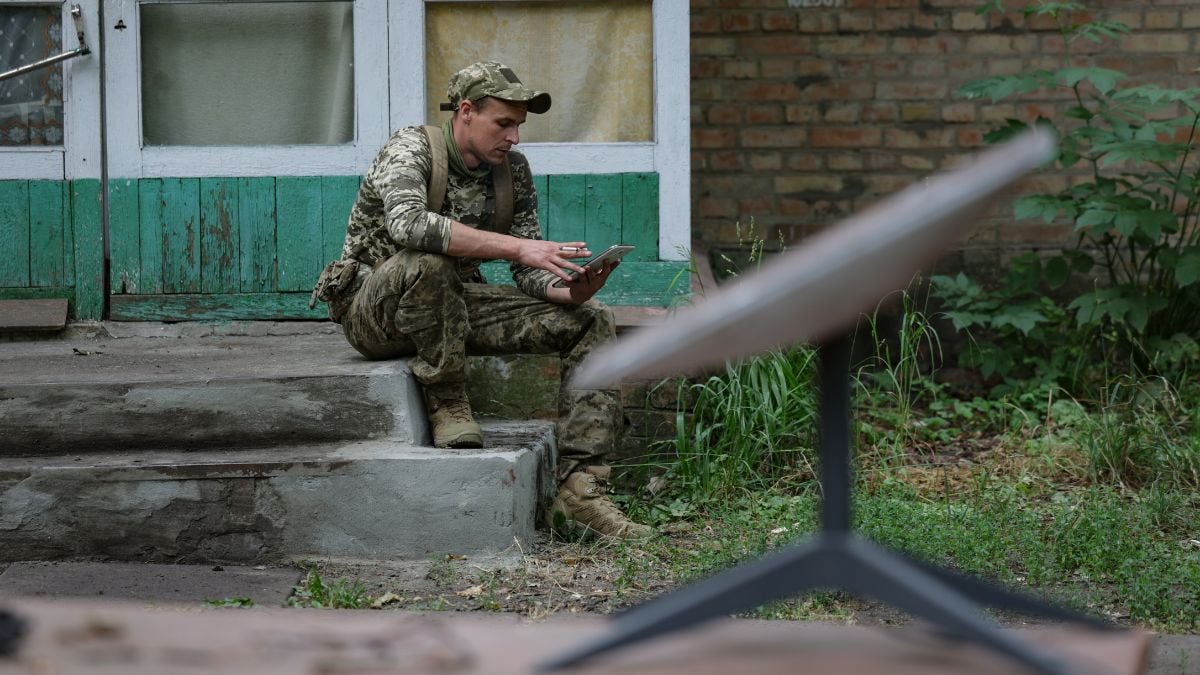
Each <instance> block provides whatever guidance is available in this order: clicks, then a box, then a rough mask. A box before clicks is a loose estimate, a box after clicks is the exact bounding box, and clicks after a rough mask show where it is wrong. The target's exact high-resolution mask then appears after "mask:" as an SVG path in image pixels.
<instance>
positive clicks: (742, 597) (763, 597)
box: [542, 337, 1109, 675]
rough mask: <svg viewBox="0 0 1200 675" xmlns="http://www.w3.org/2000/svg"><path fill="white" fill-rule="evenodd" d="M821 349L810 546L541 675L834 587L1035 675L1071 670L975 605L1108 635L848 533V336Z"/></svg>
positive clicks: (649, 617) (618, 624) (622, 622)
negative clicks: (817, 470)
mask: <svg viewBox="0 0 1200 675" xmlns="http://www.w3.org/2000/svg"><path fill="white" fill-rule="evenodd" d="M820 351H821V375H820V382H821V467H822V468H821V485H822V488H823V490H824V495H825V497H824V501H823V503H822V507H821V519H822V520H821V523H822V527H821V533H820V534H818V535H817V536H816V537H814V538H813V539H812V540H811V541H809V542H807V543H804V544H800V545H798V546H795V547H793V548H790V549H787V550H783V551H780V552H777V553H774V554H771V555H768V556H766V557H764V558H762V559H760V560H758V561H755V562H752V563H748V564H746V565H742V566H741V567H736V568H734V569H731V570H728V571H726V572H724V573H722V574H719V575H717V576H715V577H712V578H710V579H708V580H706V581H703V582H700V583H698V584H696V585H694V586H691V587H688V588H685V589H682V590H680V591H678V592H676V593H673V594H670V595H666V596H664V597H661V598H658V599H655V600H652V601H650V602H648V603H646V604H644V605H641V606H639V607H635V608H633V609H631V610H629V611H628V612H626V613H624V614H622V615H621V616H620V617H618V618H617V620H616V621H615V622H614V629H613V630H612V632H611V633H610V634H609V635H607V636H604V637H603V638H601V639H599V640H597V641H595V642H594V643H592V644H588V645H584V646H583V647H581V648H579V649H576V650H575V651H573V652H570V653H568V654H565V655H563V656H560V657H558V658H556V659H554V660H552V661H550V662H548V663H546V664H544V665H543V667H542V668H543V670H556V669H559V668H564V667H566V666H570V665H573V664H576V663H579V662H581V661H584V660H586V659H589V658H591V657H594V656H596V655H597V654H600V653H602V652H605V651H608V650H611V649H616V648H619V647H621V646H624V645H628V644H631V643H634V642H638V641H641V640H645V639H647V638H650V637H654V636H656V635H661V634H663V633H668V632H671V631H676V630H680V629H682V628H686V627H688V626H692V625H694V624H697V623H700V622H702V621H706V620H708V619H713V618H717V617H721V616H728V615H730V614H734V613H737V612H740V611H745V610H748V609H752V608H754V607H758V606H759V605H762V604H764V603H766V602H769V601H771V600H775V599H779V598H782V597H788V596H792V595H796V594H799V593H801V592H804V591H807V590H811V589H816V588H840V589H844V590H847V591H851V592H855V593H859V594H862V595H865V596H869V597H872V598H875V599H877V600H880V601H883V602H886V603H888V604H891V605H894V606H895V607H897V608H899V609H902V610H905V611H907V612H909V613H911V614H913V615H915V616H917V617H921V618H924V619H926V620H928V621H930V622H931V623H933V624H935V625H936V626H937V627H938V628H940V629H941V630H942V631H944V632H945V633H947V634H949V635H950V636H953V637H957V638H960V639H966V640H973V641H975V642H979V643H981V644H983V645H985V646H987V647H990V648H991V649H994V650H996V651H998V652H1001V653H1003V654H1006V655H1008V656H1010V657H1011V658H1013V659H1016V660H1018V661H1021V662H1022V663H1024V664H1026V665H1028V666H1030V667H1032V668H1034V669H1036V670H1037V671H1040V672H1043V673H1052V674H1055V675H1067V674H1068V673H1070V672H1071V671H1070V669H1069V668H1068V664H1067V663H1065V662H1064V661H1062V660H1060V659H1058V658H1056V657H1054V656H1052V655H1050V654H1046V653H1044V652H1042V651H1041V650H1039V649H1037V648H1035V647H1033V646H1032V645H1029V644H1027V643H1026V642H1025V641H1023V640H1020V639H1018V638H1017V637H1015V636H1013V635H1011V634H1008V633H1004V632H1001V631H1000V630H999V629H998V628H997V627H996V625H995V624H994V623H993V622H991V621H989V620H988V619H986V618H984V617H983V616H982V615H981V614H980V613H979V611H978V605H980V604H982V605H988V606H992V607H996V608H1000V609H1007V610H1012V611H1015V612H1019V613H1023V614H1031V615H1036V616H1042V617H1046V618H1051V619H1057V620H1062V621H1071V622H1076V623H1082V624H1086V625H1089V626H1093V627H1096V628H1105V629H1107V628H1109V626H1108V625H1107V624H1103V623H1101V622H1099V621H1097V620H1095V619H1092V618H1090V617H1087V616H1084V615H1081V614H1077V613H1075V612H1071V611H1068V610H1066V609H1062V608H1058V607H1055V606H1053V605H1050V604H1047V603H1044V602H1041V601H1039V600H1036V599H1033V598H1030V597H1026V596H1023V595H1019V594H1017V593H1013V592H1011V591H1008V590H1005V589H1003V588H999V587H996V586H993V585H991V584H988V583H985V582H983V581H980V580H977V579H973V578H970V577H966V576H962V575H959V574H956V573H953V572H950V571H949V570H945V569H942V568H939V567H935V566H933V565H929V564H926V563H922V562H918V561H915V560H912V559H910V558H906V557H903V556H900V555H898V554H896V553H894V552H892V551H889V550H887V549H885V548H882V547H880V546H879V545H877V544H874V543H872V542H870V541H868V540H866V539H863V538H861V537H859V536H857V535H855V534H854V533H853V531H852V530H851V527H850V486H851V477H850V438H849V429H850V395H849V379H850V378H849V375H850V372H849V371H850V341H849V338H846V337H842V338H839V339H837V340H834V341H832V342H829V343H826V344H824V345H822V347H821V350H820ZM977 603H978V604H977Z"/></svg>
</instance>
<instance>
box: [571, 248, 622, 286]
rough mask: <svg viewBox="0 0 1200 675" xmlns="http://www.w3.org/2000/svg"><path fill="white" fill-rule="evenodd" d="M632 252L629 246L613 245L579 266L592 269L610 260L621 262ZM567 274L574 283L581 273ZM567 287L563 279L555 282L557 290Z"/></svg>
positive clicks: (572, 272) (572, 271)
mask: <svg viewBox="0 0 1200 675" xmlns="http://www.w3.org/2000/svg"><path fill="white" fill-rule="evenodd" d="M632 250H633V247H632V246H629V245H628V244H613V245H612V246H609V247H608V248H606V249H604V250H603V251H601V252H599V253H597V254H596V255H594V256H592V257H590V258H588V259H587V260H585V261H583V262H581V263H579V265H580V266H581V267H591V266H599V265H603V264H604V263H606V262H609V261H610V260H620V259H621V258H623V257H625V254H626V253H629V252H630V251H632ZM567 274H569V275H571V281H574V280H575V279H576V278H578V277H579V273H578V272H576V271H574V270H567ZM566 285H567V282H566V281H563V280H562V279H559V280H558V281H555V282H554V287H555V288H564V287H566Z"/></svg>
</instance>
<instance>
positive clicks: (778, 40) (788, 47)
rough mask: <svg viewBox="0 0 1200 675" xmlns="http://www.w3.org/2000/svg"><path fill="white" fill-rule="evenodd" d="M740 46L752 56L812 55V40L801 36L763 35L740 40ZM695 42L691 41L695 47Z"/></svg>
mask: <svg viewBox="0 0 1200 675" xmlns="http://www.w3.org/2000/svg"><path fill="white" fill-rule="evenodd" d="M741 41H742V45H743V46H744V47H745V48H746V50H747V51H748V52H751V53H754V54H797V55H809V54H812V53H813V44H812V39H811V38H808V37H805V36H802V35H765V36H756V37H744V38H741ZM695 43H696V41H695V40H692V44H693V45H695Z"/></svg>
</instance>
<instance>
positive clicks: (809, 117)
mask: <svg viewBox="0 0 1200 675" xmlns="http://www.w3.org/2000/svg"><path fill="white" fill-rule="evenodd" d="M820 116H821V111H820V110H818V109H817V106H815V105H804V104H800V103H792V104H790V105H788V106H787V107H786V108H784V118H785V119H786V120H787V121H788V122H789V123H791V124H804V123H806V122H815V121H816V120H817V118H819V117H820Z"/></svg>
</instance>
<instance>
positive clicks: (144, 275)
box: [137, 178, 163, 293]
mask: <svg viewBox="0 0 1200 675" xmlns="http://www.w3.org/2000/svg"><path fill="white" fill-rule="evenodd" d="M162 219H163V188H162V179H161V178H143V179H142V180H140V181H138V232H139V238H138V250H139V259H140V260H141V276H140V278H139V281H138V288H137V292H138V293H162V292H163V228H162Z"/></svg>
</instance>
